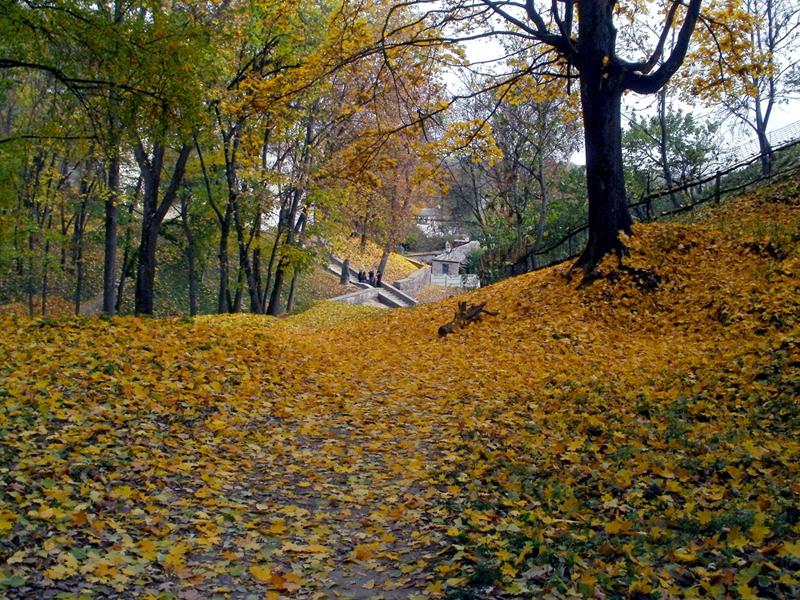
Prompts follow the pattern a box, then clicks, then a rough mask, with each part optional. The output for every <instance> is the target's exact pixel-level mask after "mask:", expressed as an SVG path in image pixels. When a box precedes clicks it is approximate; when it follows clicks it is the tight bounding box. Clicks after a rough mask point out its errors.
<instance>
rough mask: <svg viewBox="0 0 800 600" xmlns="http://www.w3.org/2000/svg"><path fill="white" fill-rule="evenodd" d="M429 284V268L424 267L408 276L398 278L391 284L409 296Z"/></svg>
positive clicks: (414, 294)
mask: <svg viewBox="0 0 800 600" xmlns="http://www.w3.org/2000/svg"><path fill="white" fill-rule="evenodd" d="M430 284H431V268H430V267H425V268H423V269H420V270H419V271H414V272H413V273H412V274H411V275H409V276H408V277H405V278H403V279H398V280H397V281H395V282H394V283H392V285H393V286H394V287H396V288H397V289H399V290H401V291H403V292H405V293H406V294H408V295H410V296H416V295H417V294H418V293H419V292H420V290H424V289H425V288H426V287H428V286H429V285H430Z"/></svg>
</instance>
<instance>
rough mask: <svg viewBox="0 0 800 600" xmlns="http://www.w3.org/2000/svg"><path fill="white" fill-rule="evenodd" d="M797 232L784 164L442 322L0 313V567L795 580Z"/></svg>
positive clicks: (113, 589) (579, 580)
mask: <svg viewBox="0 0 800 600" xmlns="http://www.w3.org/2000/svg"><path fill="white" fill-rule="evenodd" d="M798 231H800V206H799V205H798V189H797V182H796V180H793V179H790V180H787V181H785V182H783V183H782V184H780V185H778V186H775V187H773V188H770V189H766V190H762V191H761V192H759V193H757V194H752V195H751V196H750V197H749V198H746V199H742V200H739V201H736V202H731V203H730V204H728V205H726V206H725V207H723V208H721V209H718V210H715V211H713V212H712V213H711V214H709V215H707V217H706V218H705V219H704V220H702V221H698V222H694V223H682V224H681V223H669V224H658V225H647V226H638V227H636V229H635V234H636V235H635V236H634V237H633V238H632V239H631V240H629V244H630V246H631V247H632V248H633V250H634V252H633V258H632V260H631V266H632V269H631V270H628V271H615V270H614V266H615V265H614V264H613V261H609V262H607V263H604V264H603V265H602V266H601V270H602V271H603V272H604V273H605V274H606V275H607V276H606V277H604V278H602V279H599V280H597V281H595V282H594V283H593V284H592V285H590V286H588V287H585V288H583V289H580V290H575V282H574V281H573V282H571V283H570V282H569V281H567V280H566V279H565V278H564V277H563V274H562V272H561V271H560V270H559V269H558V268H555V269H549V270H546V271H541V272H536V273H532V274H528V275H524V276H520V277H517V278H513V279H509V280H506V281H504V282H501V283H499V284H496V285H493V286H490V287H488V288H484V289H481V290H478V291H475V292H473V293H471V294H469V295H468V296H467V297H466V298H467V299H468V300H469V302H470V303H471V304H474V303H479V302H487V306H490V307H491V308H492V309H495V310H497V311H498V312H499V314H498V315H497V316H494V317H491V318H487V319H484V320H483V321H482V322H480V323H476V324H473V325H471V326H470V327H467V328H464V329H462V330H459V331H458V332H456V333H454V334H453V335H449V336H447V337H445V338H439V337H438V336H437V334H436V330H437V328H438V327H439V325H440V324H441V323H443V322H445V321H446V320H448V319H449V318H451V317H452V314H453V311H454V309H455V307H456V304H457V302H458V299H457V298H453V299H449V300H446V301H444V302H442V303H440V304H433V305H425V306H420V307H417V308H415V309H409V310H394V311H378V310H366V311H364V312H362V309H360V308H358V307H343V306H340V305H336V304H333V303H328V304H323V305H320V306H318V307H316V308H315V309H313V311H314V312H311V313H308V314H307V315H305V316H303V315H300V316H298V317H290V318H285V319H276V318H271V317H262V316H252V315H251V316H244V315H239V316H224V317H203V318H197V319H194V320H189V319H173V320H152V319H137V318H114V319H110V320H103V319H97V318H95V319H83V320H78V319H61V320H33V321H31V320H26V319H23V318H19V317H15V316H6V317H3V318H2V321H0V325H1V326H2V332H3V335H2V337H0V432H1V433H2V444H1V445H0V483H1V484H0V536H1V537H0V561H2V562H1V563H0V564H1V565H2V566H0V594H2V595H7V596H9V597H11V598H29V597H36V596H39V595H44V594H51V595H53V596H56V595H57V594H58V593H59V591H68V592H69V593H70V594H73V595H74V594H78V593H80V592H81V591H85V592H87V594H88V593H89V592H94V593H95V594H100V595H106V596H124V597H151V598H155V597H168V596H167V595H168V594H175V595H178V594H180V595H181V596H180V597H189V598H191V597H196V598H211V597H214V596H215V595H216V596H219V597H228V596H231V597H240V596H244V595H246V594H247V593H252V594H256V595H258V596H263V595H264V594H266V595H267V597H271V598H279V597H284V596H291V595H295V596H296V597H302V598H330V597H334V596H335V595H336V594H337V593H343V594H349V595H351V596H352V595H356V596H357V597H385V598H412V597H439V596H444V595H448V594H449V595H450V597H486V598H502V597H510V596H517V597H524V598H531V597H541V596H544V595H546V594H547V593H552V594H555V595H556V596H557V597H562V596H568V597H569V596H575V595H585V596H587V597H594V598H605V597H611V596H615V597H639V598H644V597H678V596H683V595H705V596H707V597H721V598H723V597H741V598H755V597H778V598H789V597H797V595H798V594H800V583H799V579H798V569H800V542H799V541H798V538H800V511H798V508H797V506H798V494H800V488H799V487H798V481H800V477H799V475H800V473H798V470H799V469H800V466H799V465H800V456H799V454H800V441H798V428H799V427H800V414H799V413H798V395H799V394H798V391H799V390H800V379H799V376H800V362H798V356H799V355H798V339H799V337H798V336H799V334H800V323H798V315H800V310H798V309H800V306H799V304H800V300H799V299H798V298H799V297H800V296H798V294H797V290H798V278H797V274H798V268H799V267H800V246H798V241H799V236H798ZM642 273H650V274H655V275H657V276H658V278H657V284H656V285H653V284H652V280H647V281H645V278H643V277H642V276H641V274H642ZM69 597H72V595H70V596H69Z"/></svg>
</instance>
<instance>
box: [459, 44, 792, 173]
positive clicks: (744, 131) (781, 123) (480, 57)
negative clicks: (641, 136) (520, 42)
mask: <svg viewBox="0 0 800 600" xmlns="http://www.w3.org/2000/svg"><path fill="white" fill-rule="evenodd" d="M464 47H465V50H466V54H467V58H468V59H469V60H470V62H472V63H475V62H481V61H489V60H495V59H499V58H500V57H502V56H503V54H504V53H503V49H502V47H501V46H500V44H499V43H498V42H497V41H496V40H493V39H490V38H483V39H480V40H475V41H470V42H467V43H465V44H464ZM488 68H489V67H488V66H487V67H486V69H488ZM447 83H448V86H449V87H450V89H451V90H453V91H455V90H457V89H458V87H459V85H460V83H459V79H458V76H457V75H456V74H453V75H452V76H451V77H448V78H447ZM672 102H673V105H674V106H675V107H680V108H682V109H683V110H691V111H693V112H694V113H695V114H698V115H699V116H701V117H702V116H704V115H705V114H707V113H709V112H710V110H711V109H710V107H707V106H704V105H701V104H698V105H696V106H690V105H687V104H685V103H681V102H680V101H678V100H677V99H673V100H672ZM653 104H654V96H652V95H650V96H642V95H639V94H633V93H630V94H626V95H625V97H624V98H623V115H624V113H626V112H627V113H628V114H631V113H632V112H633V111H649V110H651V109H650V108H648V106H649V105H653ZM798 120H800V98H795V99H793V100H791V101H789V102H788V103H786V104H780V105H776V106H775V107H774V108H773V111H772V115H771V117H770V121H769V124H768V127H767V132H771V131H775V130H777V129H781V128H782V127H786V126H787V125H791V124H793V123H795V122H797V121H798ZM624 122H625V119H624V116H623V126H624ZM723 127H725V128H729V129H730V131H728V132H723V137H726V138H729V139H730V140H731V143H732V144H733V145H739V144H744V143H747V142H749V141H755V133H753V132H752V130H751V129H750V128H749V127H747V128H743V127H741V125H740V122H739V121H738V120H735V119H733V118H731V119H728V120H727V121H726V123H725V124H724V125H723ZM571 160H572V162H574V163H576V164H585V162H586V160H585V158H584V154H583V150H580V151H578V152H576V153H575V154H574V155H573V156H572V159H571Z"/></svg>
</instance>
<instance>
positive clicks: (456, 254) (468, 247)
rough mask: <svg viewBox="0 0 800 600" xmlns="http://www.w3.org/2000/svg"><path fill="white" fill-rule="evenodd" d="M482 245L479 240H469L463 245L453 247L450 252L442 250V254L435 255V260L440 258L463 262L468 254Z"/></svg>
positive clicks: (441, 260) (444, 260) (445, 260)
mask: <svg viewBox="0 0 800 600" xmlns="http://www.w3.org/2000/svg"><path fill="white" fill-rule="evenodd" d="M480 247H481V243H480V242H479V241H478V240H472V241H471V242H467V243H466V244H464V245H462V246H458V247H456V248H453V249H452V250H451V251H450V252H442V253H441V254H439V255H437V256H435V257H434V259H433V260H438V261H440V262H456V263H463V262H464V261H465V260H467V256H469V255H470V254H471V253H472V252H474V251H475V250H477V249H478V248H480Z"/></svg>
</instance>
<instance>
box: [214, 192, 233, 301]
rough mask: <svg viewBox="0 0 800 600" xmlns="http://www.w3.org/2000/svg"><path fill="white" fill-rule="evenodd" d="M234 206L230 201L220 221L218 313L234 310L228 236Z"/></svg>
mask: <svg viewBox="0 0 800 600" xmlns="http://www.w3.org/2000/svg"><path fill="white" fill-rule="evenodd" d="M232 218H233V207H232V206H231V204H230V202H229V203H228V205H227V206H226V207H225V216H224V217H223V219H222V220H221V221H220V230H219V252H218V254H217V256H218V258H219V293H218V294H217V313H218V314H224V313H226V312H232V311H233V304H232V303H231V294H230V290H229V289H228V278H229V271H230V267H229V263H228V238H229V237H230V231H231V221H232Z"/></svg>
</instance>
